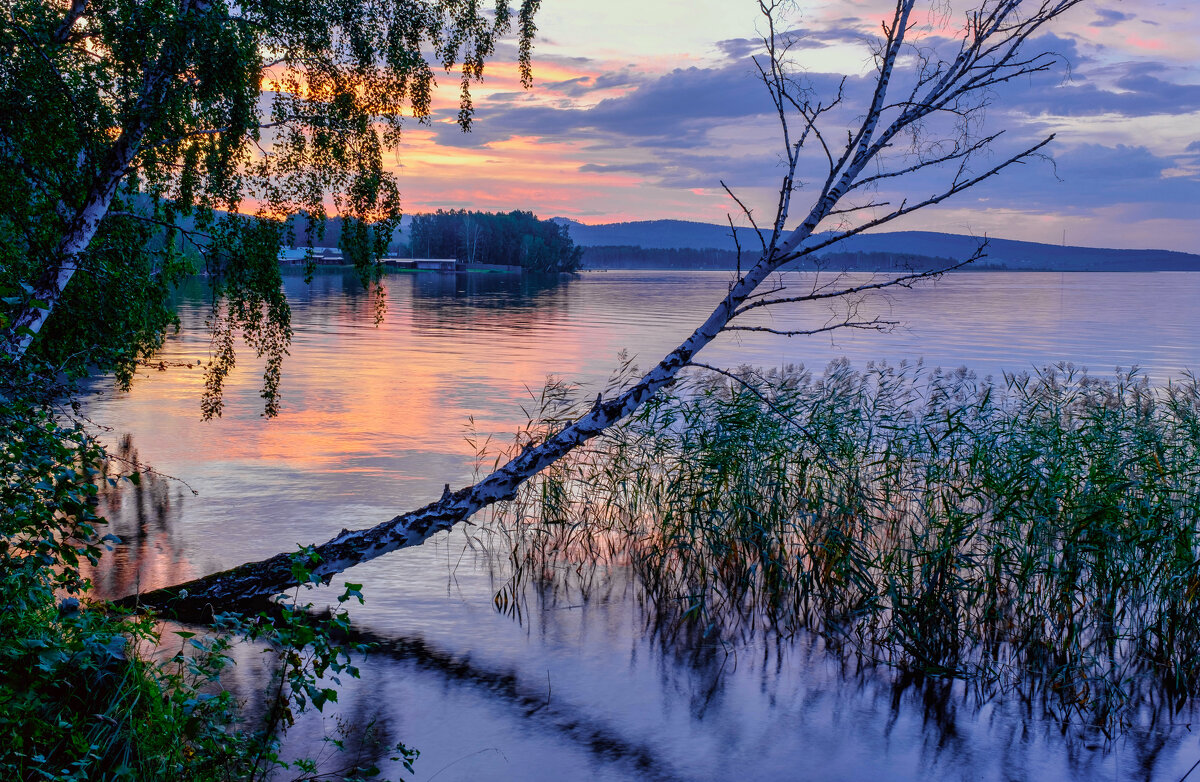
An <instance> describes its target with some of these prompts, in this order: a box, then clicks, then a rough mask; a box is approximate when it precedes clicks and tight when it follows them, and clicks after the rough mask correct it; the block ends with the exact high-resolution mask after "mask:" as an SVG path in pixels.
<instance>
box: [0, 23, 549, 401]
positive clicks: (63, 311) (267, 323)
mask: <svg viewBox="0 0 1200 782" xmlns="http://www.w3.org/2000/svg"><path fill="white" fill-rule="evenodd" d="M538 5H539V0H519V2H517V3H516V4H510V2H509V0H494V1H493V2H484V3H480V2H476V1H475V0H0V359H2V363H3V364H4V366H7V367H8V368H9V369H10V370H12V371H14V372H16V374H17V375H18V376H21V373H20V370H21V369H22V368H24V369H28V368H29V365H30V364H31V363H33V361H31V357H32V358H33V359H36V360H37V361H41V362H44V363H45V364H47V365H48V368H49V369H50V370H61V371H66V372H67V373H68V374H76V375H78V374H83V373H86V372H89V371H93V370H94V369H96V368H100V369H103V370H114V371H116V373H117V376H118V379H119V380H123V381H126V382H127V381H128V379H129V377H130V376H131V373H132V369H133V367H134V366H136V364H137V362H138V361H139V360H141V359H144V358H145V357H146V356H148V355H149V354H151V353H153V351H154V350H155V349H156V348H157V347H158V346H159V345H160V344H161V339H162V335H163V331H164V328H166V327H168V326H170V325H171V324H172V323H173V322H174V320H173V314H172V312H171V310H170V308H169V306H168V295H169V293H170V291H171V289H172V287H173V286H174V284H175V283H176V282H178V281H179V280H180V279H181V278H182V277H183V276H185V275H187V274H190V273H196V272H203V273H206V274H208V275H209V279H210V281H211V283H212V286H213V294H214V296H213V299H214V303H215V304H214V311H213V318H212V323H213V331H214V356H213V360H212V362H211V363H210V365H209V368H208V376H207V384H206V385H207V389H208V391H207V393H206V396H205V399H204V411H205V414H206V415H219V414H220V411H221V394H220V391H221V386H222V381H223V379H224V377H225V375H226V374H227V373H228V371H229V369H230V368H231V367H232V365H233V363H234V360H235V354H234V343H235V341H234V339H233V335H234V333H235V332H241V333H242V334H243V335H244V337H245V341H246V342H247V343H248V344H249V346H250V347H251V348H253V349H254V350H255V351H256V352H257V353H258V354H259V356H260V357H265V359H266V373H265V377H264V389H263V396H264V397H265V399H266V412H267V414H268V415H272V414H274V413H275V412H277V389H278V382H279V376H280V371H281V366H282V360H283V356H284V355H285V354H286V352H287V346H288V341H289V339H290V336H291V328H290V322H289V311H288V307H287V301H286V299H285V298H284V297H283V294H282V292H281V278H280V273H279V265H278V261H277V259H278V253H279V247H280V245H281V242H283V241H284V240H285V239H286V238H287V237H288V233H289V223H288V222H286V220H287V219H288V218H292V217H294V216H296V215H301V216H303V219H305V220H307V221H309V222H310V223H316V224H318V226H319V224H321V223H322V221H323V220H324V219H325V217H326V216H327V214H328V213H329V212H330V211H331V210H332V211H333V212H334V213H336V214H337V215H339V216H341V217H343V218H344V221H345V225H344V227H343V230H342V240H341V243H342V247H343V250H344V251H345V252H346V254H347V255H348V257H350V258H352V259H353V261H354V263H355V265H356V266H357V268H358V270H359V273H360V276H361V277H362V279H363V281H364V283H368V282H370V281H371V280H372V279H373V278H374V279H377V278H378V274H379V272H380V267H379V265H378V260H379V258H380V257H381V256H382V254H383V253H384V251H385V250H386V247H387V243H388V241H390V240H391V238H392V232H393V229H394V228H395V227H396V226H397V225H398V221H399V218H400V193H399V189H398V187H397V183H396V180H395V177H393V176H392V175H391V174H390V173H389V171H388V170H387V168H386V167H385V166H384V163H383V155H384V153H385V152H386V151H389V150H392V149H395V148H396V146H397V145H398V144H399V142H400V139H401V136H402V133H403V128H404V123H405V121H406V120H407V121H422V120H424V119H427V118H428V117H429V115H430V111H431V100H432V96H433V91H434V89H435V77H436V75H437V71H438V70H439V69H441V70H444V71H446V72H447V73H448V74H449V75H450V78H452V79H455V80H457V81H458V86H459V112H458V122H459V124H460V125H461V126H462V127H463V128H464V129H468V128H469V127H470V124H471V118H472V113H473V110H474V106H473V103H472V98H471V88H472V85H473V84H474V83H475V82H477V81H479V80H480V79H481V78H482V77H483V73H484V66H485V63H486V61H487V60H488V59H489V58H492V57H493V55H494V53H495V47H496V44H497V41H498V40H499V39H500V37H501V36H503V35H504V34H505V33H506V32H507V31H509V30H510V29H511V28H512V27H513V26H514V24H515V26H516V28H517V35H516V44H517V58H516V59H517V61H518V68H519V70H520V75H521V79H522V81H523V82H524V83H525V85H526V86H528V85H530V83H531V79H532V74H531V69H530V52H531V46H532V41H533V36H534V33H535V30H536V28H535V25H534V14H535V12H536V10H537V8H538ZM306 233H307V234H308V235H310V236H311V234H312V232H311V231H306Z"/></svg>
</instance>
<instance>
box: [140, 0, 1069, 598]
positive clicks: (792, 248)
mask: <svg viewBox="0 0 1200 782" xmlns="http://www.w3.org/2000/svg"><path fill="white" fill-rule="evenodd" d="M1082 1H1083V0H1032V1H1031V0H984V2H982V4H981V5H980V6H978V7H977V8H976V9H975V10H974V11H972V12H970V13H969V14H968V15H967V20H966V23H965V25H964V28H963V32H962V34H961V37H960V39H959V40H958V50H957V51H956V52H955V53H954V54H953V56H952V57H950V58H949V59H945V60H939V61H937V62H934V61H933V60H932V59H930V58H929V57H926V56H922V57H918V58H916V59H917V63H918V64H917V65H916V66H915V73H911V72H910V73H908V78H909V82H908V85H907V87H902V88H901V89H902V90H907V91H905V92H904V97H903V98H902V99H900V100H899V101H893V100H892V99H891V98H890V93H891V91H892V88H893V82H894V81H896V82H902V81H903V74H901V73H900V72H899V71H898V70H897V69H898V63H900V62H901V61H902V59H903V58H902V55H903V53H904V52H905V51H906V47H908V46H909V45H910V41H909V38H910V35H913V34H915V33H914V27H913V22H912V17H913V13H914V9H915V8H916V6H917V5H918V2H917V0H897V2H896V7H895V11H894V13H893V14H892V17H891V19H890V20H889V21H888V22H886V23H885V24H884V25H883V29H884V37H883V40H882V41H881V42H880V46H879V48H878V51H877V69H878V73H877V77H876V82H875V86H874V89H873V91H872V94H871V96H870V100H869V104H868V106H867V109H866V111H865V114H863V115H862V116H861V118H860V120H859V121H858V122H857V124H856V125H854V126H852V127H850V128H849V129H848V131H847V134H846V138H847V141H846V145H845V147H844V148H842V149H841V150H840V152H836V154H835V152H834V151H833V150H832V149H831V148H830V147H829V146H828V145H827V143H826V140H827V139H831V138H833V136H831V135H830V134H828V133H825V132H819V129H818V127H817V123H818V121H821V120H823V119H825V118H827V111H828V109H829V107H830V106H833V105H837V104H839V103H841V101H842V100H843V97H844V96H843V94H842V91H841V90H840V89H839V93H838V96H837V99H836V100H835V101H833V103H831V104H828V105H823V104H820V103H814V102H813V101H812V100H811V99H810V98H809V97H807V96H806V94H805V91H803V90H801V89H800V88H798V87H797V81H796V80H795V79H794V78H792V77H791V76H790V75H789V73H788V63H787V62H786V53H787V51H788V46H787V45H786V42H783V43H781V42H780V40H779V36H780V35H781V34H780V33H778V32H777V29H778V28H777V26H776V24H775V22H776V18H777V15H778V14H779V13H780V12H781V9H782V7H783V5H784V3H783V2H781V1H780V0H775V1H774V2H768V0H761V2H760V7H761V8H762V9H763V11H764V13H766V14H767V18H768V20H769V21H770V24H769V25H768V30H769V32H768V34H767V36H766V40H765V41H764V43H765V48H766V52H767V55H766V61H764V62H761V63H760V64H759V71H760V76H761V78H762V81H763V83H764V85H765V86H766V88H767V90H768V91H769V92H770V93H771V96H772V100H773V103H774V106H775V108H776V110H777V113H778V119H779V121H780V122H781V124H782V126H783V140H784V151H785V156H784V162H785V169H786V170H785V173H784V176H783V179H782V184H781V187H780V193H779V199H778V202H777V211H776V214H775V218H774V219H773V220H772V227H773V230H772V231H771V233H770V235H769V239H768V240H766V241H765V242H764V246H763V251H762V254H761V256H760V257H759V259H758V261H757V263H755V264H754V266H753V267H751V268H750V269H749V270H747V271H746V272H745V273H744V274H742V275H740V276H739V277H738V278H737V280H736V281H735V282H734V283H733V284H732V285H730V287H729V290H728V293H727V294H726V295H725V296H724V297H723V298H722V299H721V301H720V302H718V303H717V305H716V307H715V309H713V311H712V313H711V314H710V315H709V316H708V317H707V318H706V319H705V320H704V322H703V323H701V324H700V325H699V326H698V327H697V328H696V329H695V331H693V332H692V334H691V335H690V336H689V337H688V338H687V339H686V340H684V341H683V342H682V343H681V344H680V345H679V346H678V347H676V348H675V349H674V350H672V351H671V352H670V353H668V354H667V355H666V356H664V357H663V358H662V360H661V361H659V362H658V363H657V364H656V365H655V366H654V367H653V368H652V369H650V371H649V372H647V373H646V374H645V375H644V376H643V377H642V378H641V379H640V380H639V381H638V382H637V383H636V384H635V385H633V386H632V387H630V388H628V389H626V390H624V391H622V392H620V393H618V394H615V395H614V396H613V397H612V398H610V399H608V400H604V399H599V398H598V399H597V403H596V404H595V405H594V406H593V407H592V408H591V409H590V410H589V411H588V412H587V413H585V414H584V415H583V416H582V417H580V418H578V419H577V420H575V421H573V422H571V423H570V424H568V425H566V426H565V427H563V428H562V429H560V430H558V431H557V432H555V433H553V434H551V435H549V436H547V437H546V439H545V440H543V441H542V442H540V443H538V444H536V445H532V446H529V447H526V448H525V449H524V450H522V451H521V452H520V453H519V454H518V455H517V456H516V457H514V458H513V459H512V460H511V461H509V462H508V463H507V464H505V465H503V466H502V467H500V468H499V469H497V470H496V471H495V472H493V473H492V474H490V475H488V476H487V477H485V478H483V479H482V480H480V481H479V482H478V483H476V484H474V485H473V486H468V487H466V488H463V489H459V490H458V491H455V492H449V493H447V494H445V495H443V497H442V498H441V499H439V500H438V501H436V502H433V503H431V504H429V505H426V506H425V507H423V508H421V509H419V510H416V511H412V512H410V513H405V514H402V515H399V516H396V517H395V518H393V519H391V520H390V521H387V522H384V523H383V524H379V525H377V526H375V527H372V528H370V529H362V530H354V531H349V530H344V531H343V532H341V533H340V534H338V535H337V536H335V537H334V538H332V539H331V540H329V541H327V542H325V543H323V544H321V545H319V546H315V547H314V549H313V550H314V552H315V554H316V560H317V561H316V564H315V565H314V566H313V567H312V568H311V571H312V575H313V576H315V577H317V578H319V579H321V580H324V581H326V582H328V581H329V580H330V579H331V578H332V577H333V576H335V575H336V574H338V573H341V572H342V571H344V570H346V569H348V568H350V567H353V566H354V565H357V564H359V563H361V562H366V561H368V560H371V559H374V558H375V557H378V556H381V555H383V554H387V553H389V552H392V551H396V550H398V549H402V548H407V547H409V546H416V545H420V544H421V543H423V542H424V541H426V540H428V539H429V538H430V537H431V536H432V535H435V534H437V533H438V532H442V531H444V530H449V529H450V528H451V527H453V526H454V525H455V524H457V523H459V522H461V521H463V520H465V519H466V518H467V517H469V516H471V515H472V514H473V513H475V512H477V511H479V510H481V509H482V508H485V507H487V506H489V505H491V504H493V503H496V502H500V501H503V500H508V499H512V498H513V497H514V496H515V495H516V493H517V490H518V488H519V487H520V485H521V484H522V483H523V482H524V481H526V480H528V479H529V478H531V477H532V476H534V475H536V474H537V473H538V472H540V471H541V470H543V469H545V468H546V467H548V466H550V465H551V464H553V463H554V462H555V461H557V460H558V459H560V458H562V457H563V456H565V455H566V454H567V453H569V452H570V451H571V450H573V449H574V448H576V447H578V446H579V445H581V444H583V443H586V442H587V441H589V440H591V439H592V438H595V437H597V436H598V435H600V434H601V433H602V432H604V431H605V430H606V429H607V428H608V427H610V426H612V425H613V424H615V423H617V422H618V421H620V420H621V419H622V418H624V417H626V416H628V415H629V414H630V413H632V412H634V411H635V410H637V409H638V408H639V407H640V406H641V405H642V404H644V403H645V402H646V401H647V400H649V399H650V398H651V397H652V396H654V394H655V393H657V392H658V391H659V390H660V389H662V388H663V387H664V386H666V385H668V384H669V383H671V382H672V381H673V380H674V379H675V377H676V375H677V374H678V373H679V372H680V370H682V369H684V368H685V367H688V366H695V364H693V358H694V357H695V356H696V355H697V354H698V353H699V352H700V351H701V350H702V349H703V348H704V347H705V346H706V345H708V344H709V343H710V342H712V341H713V340H714V339H716V338H717V336H718V335H720V334H721V333H722V332H723V331H725V330H727V329H728V327H730V324H731V322H733V321H734V319H735V318H737V317H739V316H741V315H743V314H745V313H747V312H751V311H754V310H757V309H761V308H764V307H772V306H779V305H784V304H788V305H796V304H802V303H806V302H808V303H811V302H815V301H819V300H829V299H839V298H840V299H848V300H852V301H853V300H855V297H858V296H861V295H862V294H865V293H867V292H870V291H878V290H884V289H888V288H894V287H895V288H898V287H910V286H912V285H914V284H916V283H919V282H922V281H925V280H929V279H932V278H935V277H938V276H940V275H941V274H943V273H944V272H946V271H948V270H949V269H951V268H957V267H958V266H961V265H963V264H965V263H968V262H970V261H971V260H974V259H975V258H978V257H981V256H982V255H983V252H984V251H983V245H982V244H981V247H980V249H979V251H977V252H976V253H975V255H974V256H972V258H970V259H966V260H963V261H961V262H959V263H956V264H953V265H952V266H950V267H946V268H938V269H932V270H925V271H914V272H911V273H907V274H902V275H897V276H893V277H890V278H886V279H882V280H875V281H872V282H869V283H866V284H858V285H846V286H844V287H840V288H836V289H832V290H830V289H828V288H825V287H822V288H816V287H814V288H813V289H812V290H811V291H809V292H808V293H806V294H800V295H795V296H780V295H777V294H778V293H779V292H780V291H781V290H782V285H776V286H775V288H774V289H773V290H768V291H767V293H768V295H767V296H766V297H763V296H762V294H761V293H759V294H756V291H757V289H758V288H759V286H760V285H762V284H763V283H764V282H765V281H767V280H768V278H769V277H771V275H773V274H775V273H776V272H778V271H779V270H780V269H781V267H783V266H784V264H788V263H791V262H794V261H796V260H798V259H802V258H804V257H806V256H809V255H811V254H812V253H813V252H815V251H816V250H819V249H823V248H826V247H829V246H831V245H833V244H835V243H837V242H838V241H841V240H843V239H845V238H847V237H849V236H853V235H855V234H858V233H861V232H862V231H865V230H868V229H870V228H873V227H876V226H878V225H882V224H884V223H887V222H889V221H891V220H894V219H896V218H898V217H901V216H903V215H906V214H910V213H912V212H914V211H917V210H920V209H924V208H926V207H929V206H933V205H935V204H938V203H940V202H941V201H943V200H945V199H947V198H950V197H952V196H954V195H956V194H958V193H960V192H962V191H963V190H966V189H968V188H970V187H974V186H975V185H977V184H979V183H980V182H982V181H983V180H985V179H987V178H989V177H992V176H995V175H997V174H999V173H1001V172H1002V171H1004V170H1005V169H1008V168H1010V167H1012V166H1015V165H1017V164H1020V163H1024V162H1025V161H1027V160H1029V159H1030V158H1032V157H1035V156H1037V155H1038V154H1039V151H1040V150H1041V149H1042V148H1043V147H1044V146H1045V145H1046V144H1048V143H1049V142H1050V140H1051V138H1053V137H1050V138H1046V139H1043V140H1040V141H1038V142H1036V143H1033V144H1031V145H1029V146H1026V147H1024V148H1023V149H1021V150H1019V151H1017V152H1016V153H1014V154H1009V155H1008V156H1005V157H1003V158H1002V160H1001V162H1000V163H998V164H988V165H987V166H986V167H984V168H983V169H982V170H981V171H980V172H973V171H972V170H971V169H970V168H969V167H968V165H967V164H968V162H970V161H973V160H974V159H975V158H976V157H977V155H978V154H979V153H982V152H984V151H987V150H990V149H991V147H992V143H993V142H994V141H995V140H996V139H997V138H998V136H997V135H989V136H979V137H973V136H972V135H971V130H970V128H971V124H970V122H967V123H965V124H963V123H960V124H959V126H958V127H959V128H960V138H958V139H957V146H955V147H953V151H952V152H950V153H944V154H936V153H934V154H931V155H928V156H925V157H919V159H918V160H917V161H916V162H913V161H912V160H911V159H908V160H904V159H902V160H901V161H899V162H894V161H892V159H891V158H890V156H889V154H888V150H890V149H891V148H892V146H893V143H894V141H895V140H896V139H897V137H899V136H900V135H901V134H904V133H910V132H916V131H919V130H920V129H921V127H922V125H923V124H924V123H926V122H928V121H930V120H931V118H932V117H935V116H937V115H940V114H951V115H953V116H954V117H956V118H959V119H961V118H963V117H966V118H967V119H971V118H972V117H973V116H974V115H975V114H976V113H978V112H980V111H982V109H983V107H985V106H986V105H987V103H988V102H989V100H991V98H992V95H991V92H990V88H991V87H992V86H994V85H996V84H998V83H1002V82H1006V81H1009V80H1011V79H1013V78H1015V77H1016V76H1020V75H1026V74H1029V73H1033V72H1038V71H1042V70H1045V69H1046V68H1047V67H1049V65H1050V63H1051V62H1052V61H1053V59H1054V57H1053V55H1051V54H1049V53H1041V54H1035V55H1033V56H1027V55H1025V54H1024V52H1023V48H1024V46H1025V45H1026V44H1027V42H1028V41H1029V40H1030V38H1031V37H1032V36H1033V35H1034V34H1035V33H1036V32H1037V31H1038V30H1039V29H1041V28H1042V27H1044V26H1045V25H1046V24H1047V23H1048V22H1050V21H1052V20H1054V19H1056V18H1058V17H1059V16H1061V15H1062V14H1063V13H1065V12H1066V11H1067V10H1069V9H1070V8H1072V7H1073V6H1075V5H1077V4H1078V3H1080V2H1082ZM793 123H798V124H799V127H797V128H792V127H791V125H792V124H793ZM811 138H816V139H818V141H819V143H820V146H821V147H822V148H821V150H818V155H819V157H820V158H823V159H825V160H826V161H827V171H826V176H825V179H824V182H823V183H822V185H821V187H820V190H819V192H818V193H817V194H816V197H815V199H814V201H813V204H812V206H811V208H810V210H809V211H808V213H807V214H806V215H805V216H804V218H803V220H802V221H801V222H800V224H799V225H798V226H797V227H795V228H793V229H791V230H790V231H785V230H784V228H783V226H784V225H785V222H787V221H788V218H789V211H790V206H791V201H792V196H793V191H794V190H795V189H796V187H795V181H796V173H797V168H798V166H799V163H800V160H801V151H802V149H803V147H804V144H805V142H806V140H808V139H811ZM948 162H954V163H956V164H957V167H956V168H955V170H954V172H953V174H952V175H951V176H950V177H949V181H948V182H945V183H943V185H942V187H941V189H940V190H938V191H937V192H935V193H933V194H932V195H930V196H928V197H925V198H920V199H916V200H914V202H913V203H911V204H910V203H907V202H905V203H902V204H901V205H900V206H898V207H895V208H892V209H891V210H890V211H888V212H886V213H885V214H883V215H881V216H878V217H875V218H872V219H867V220H865V221H864V222H862V223H860V224H858V225H855V226H850V227H843V228H842V229H841V230H839V231H837V232H835V233H834V234H832V235H824V234H821V235H818V234H817V231H818V228H819V227H821V226H822V224H823V223H824V222H825V221H826V220H827V219H829V218H830V217H831V216H834V215H838V214H842V215H844V214H846V213H847V212H848V211H853V210H854V208H855V205H854V204H845V203H842V202H843V200H844V199H846V198H847V197H848V196H850V194H852V193H855V192H856V191H857V190H858V189H859V188H860V187H861V186H862V185H864V184H866V185H868V186H871V185H873V184H875V183H877V182H879V181H880V180H883V179H892V178H901V177H903V176H906V175H908V174H911V173H913V172H916V171H921V170H925V169H929V168H937V167H939V166H940V165H942V164H945V163H948ZM731 195H732V193H731ZM738 203H739V205H741V202H740V201H739V202H738ZM743 208H744V209H745V207H744V206H743ZM745 211H746V213H747V216H749V209H745ZM842 219H844V218H842ZM759 235H760V236H762V235H763V234H762V233H761V232H760V234H759ZM864 325H865V326H868V327H869V326H872V325H873V324H871V323H869V322H868V323H866V324H864V323H862V322H859V321H855V320H854V319H853V317H847V318H846V319H844V321H842V322H841V323H834V324H831V326H830V327H858V328H862V327H864ZM741 328H746V327H741ZM820 330H821V331H824V330H826V329H824V328H823V329H820ZM796 331H797V333H802V332H801V331H800V330H796ZM291 563H292V557H291V555H289V554H279V555H276V556H274V557H272V558H270V559H267V560H263V561H260V562H252V563H249V564H245V565H241V566H239V567H236V568H233V569H232V570H227V571H224V572H222V573H216V574H213V575H211V576H207V577H205V578H201V579H197V580H195V581H190V582H188V583H186V584H180V585H178V586H174V587H169V588H165V589H159V590H156V591H154V592H150V593H146V594H142V595H131V596H129V597H126V598H123V599H122V600H120V601H118V602H119V603H120V604H123V605H126V606H139V605H140V606H152V607H155V608H160V609H167V610H169V611H174V612H181V611H182V612H193V613H194V612H195V611H197V610H198V609H200V608H203V607H204V606H205V605H214V606H223V607H224V606H231V605H236V604H238V603H241V602H244V601H250V600H259V599H264V598H269V597H271V596H273V595H276V594H278V593H280V592H283V591H284V590H286V589H288V588H289V587H292V586H294V585H295V583H296V580H295V576H294V575H293V572H292V564H291Z"/></svg>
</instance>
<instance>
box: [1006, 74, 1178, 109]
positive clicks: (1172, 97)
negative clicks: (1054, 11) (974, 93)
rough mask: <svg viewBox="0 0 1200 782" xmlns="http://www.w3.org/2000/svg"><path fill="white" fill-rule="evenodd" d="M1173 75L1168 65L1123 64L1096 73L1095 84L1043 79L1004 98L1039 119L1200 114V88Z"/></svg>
mask: <svg viewBox="0 0 1200 782" xmlns="http://www.w3.org/2000/svg"><path fill="white" fill-rule="evenodd" d="M1172 74H1173V72H1172V70H1171V69H1170V68H1168V67H1167V66H1166V65H1164V64H1162V63H1154V62H1132V63H1121V64H1118V65H1114V66H1109V67H1107V68H1095V69H1093V70H1092V76H1091V77H1090V78H1088V77H1078V76H1076V77H1073V78H1070V79H1066V80H1064V79H1062V78H1060V77H1056V76H1050V75H1039V76H1036V77H1032V78H1030V79H1029V80H1021V81H1020V83H1017V84H1012V85H1009V86H1007V87H1005V88H1003V89H1002V90H1001V92H1002V94H1003V95H1004V96H1005V98H1006V100H1005V103H1006V105H1008V106H1011V107H1012V110H1014V111H1019V112H1023V113H1025V114H1030V115H1035V116H1036V115H1043V114H1049V115H1057V116H1065V117H1088V116H1098V115H1102V114H1119V115H1121V116H1126V117H1143V116H1147V115H1151V114H1174V115H1179V114H1190V113H1192V112H1195V111H1200V84H1186V83H1178V82H1174V81H1171V80H1170V77H1171V76H1172ZM1109 85H1111V86H1109Z"/></svg>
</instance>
